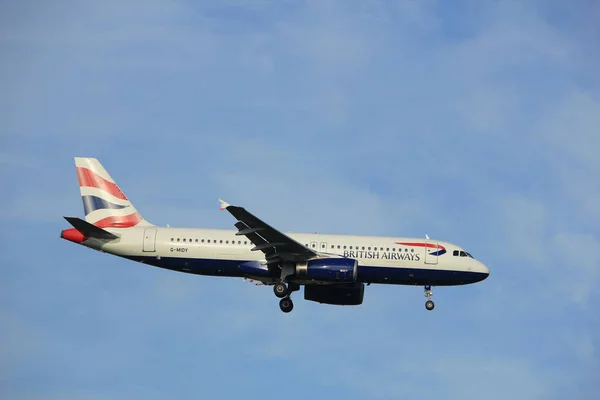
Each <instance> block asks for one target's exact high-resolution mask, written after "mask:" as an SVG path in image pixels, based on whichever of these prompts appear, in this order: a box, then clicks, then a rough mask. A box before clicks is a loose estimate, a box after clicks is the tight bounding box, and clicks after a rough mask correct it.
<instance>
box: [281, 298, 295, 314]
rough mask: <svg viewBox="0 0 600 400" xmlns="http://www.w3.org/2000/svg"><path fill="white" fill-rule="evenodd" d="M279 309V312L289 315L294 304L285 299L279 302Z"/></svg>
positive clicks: (290, 300)
mask: <svg viewBox="0 0 600 400" xmlns="http://www.w3.org/2000/svg"><path fill="white" fill-rule="evenodd" d="M279 308H281V311H283V312H284V313H289V312H290V311H292V310H293V309H294V303H292V299H290V298H289V297H285V298H283V299H281V300H280V301H279Z"/></svg>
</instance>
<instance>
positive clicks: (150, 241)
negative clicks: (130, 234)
mask: <svg viewBox="0 0 600 400" xmlns="http://www.w3.org/2000/svg"><path fill="white" fill-rule="evenodd" d="M143 250H144V251H156V228H148V229H146V230H144V246H143Z"/></svg>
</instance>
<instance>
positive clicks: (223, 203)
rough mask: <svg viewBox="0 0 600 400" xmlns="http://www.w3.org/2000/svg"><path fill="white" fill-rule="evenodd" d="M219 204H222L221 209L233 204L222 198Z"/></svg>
mask: <svg viewBox="0 0 600 400" xmlns="http://www.w3.org/2000/svg"><path fill="white" fill-rule="evenodd" d="M219 204H220V205H221V211H223V210H225V209H226V208H227V207H229V206H230V205H231V204H229V203H228V202H226V201H223V200H221V199H219Z"/></svg>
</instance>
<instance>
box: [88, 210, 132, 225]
mask: <svg viewBox="0 0 600 400" xmlns="http://www.w3.org/2000/svg"><path fill="white" fill-rule="evenodd" d="M141 220H142V216H141V215H140V214H139V213H137V212H136V213H133V214H129V215H123V216H114V217H106V218H103V219H101V220H100V221H97V222H94V225H96V226H97V227H98V228H130V227H132V226H136V225H137V224H139V223H140V221H141Z"/></svg>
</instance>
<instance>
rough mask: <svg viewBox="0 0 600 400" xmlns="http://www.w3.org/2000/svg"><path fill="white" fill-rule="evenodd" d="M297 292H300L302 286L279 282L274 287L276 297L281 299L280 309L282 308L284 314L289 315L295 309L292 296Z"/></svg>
mask: <svg viewBox="0 0 600 400" xmlns="http://www.w3.org/2000/svg"><path fill="white" fill-rule="evenodd" d="M297 290H300V285H298V284H295V283H290V284H289V285H286V284H285V283H283V282H279V283H276V284H275V286H273V292H274V293H275V296H277V297H279V298H280V299H281V300H280V301H279V308H281V311H283V312H284V313H289V312H290V311H292V310H293V309H294V303H293V302H292V299H291V298H290V296H291V295H292V292H295V291H297Z"/></svg>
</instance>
